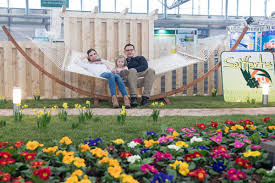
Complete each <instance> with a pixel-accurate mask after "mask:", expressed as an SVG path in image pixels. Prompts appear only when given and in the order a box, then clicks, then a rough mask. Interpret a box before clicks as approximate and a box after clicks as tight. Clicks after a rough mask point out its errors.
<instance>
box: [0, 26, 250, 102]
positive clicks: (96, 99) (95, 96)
mask: <svg viewBox="0 0 275 183" xmlns="http://www.w3.org/2000/svg"><path fill="white" fill-rule="evenodd" d="M2 29H3V31H4V32H5V34H6V35H7V37H8V39H9V40H10V41H11V42H12V44H13V45H14V46H15V48H16V49H17V50H18V51H19V52H20V53H21V54H22V55H23V56H24V57H25V59H26V60H27V61H28V62H30V63H31V64H32V65H33V66H34V67H36V68H37V69H38V70H39V71H40V72H42V73H43V74H45V75H46V76H48V77H49V78H50V79H52V80H54V81H55V82H57V83H59V84H60V85H62V86H64V87H66V88H68V89H70V90H72V91H74V92H77V93H79V94H81V95H85V96H87V97H90V98H93V99H94V105H98V103H99V100H109V101H111V100H112V98H111V97H110V96H104V95H98V94H94V93H91V92H88V91H85V90H82V89H80V88H77V87H74V86H72V85H70V84H68V83H66V82H64V81H62V80H60V79H58V78H57V77H55V76H54V75H52V74H51V73H49V72H47V71H46V70H45V69H44V68H42V67H41V66H40V65H39V64H37V63H36V62H35V61H34V60H33V59H32V58H31V57H30V56H28V55H27V53H26V52H25V51H24V50H23V49H22V48H21V47H20V46H19V44H18V43H17V42H16V41H15V39H14V38H13V37H12V35H11V34H10V32H9V31H8V29H7V28H6V27H5V26H2ZM247 30H248V25H246V26H245V27H244V28H243V31H242V33H241V35H240V37H239V38H238V40H237V41H236V42H235V44H234V45H233V47H232V48H231V49H230V51H234V50H235V49H236V48H237V46H238V45H239V43H240V42H241V40H242V39H243V37H244V35H245V33H246V32H247ZM220 66H221V62H220V61H219V62H218V63H217V64H216V65H215V66H214V67H213V68H212V69H210V70H209V71H208V72H207V73H205V74H203V75H202V76H201V77H199V78H198V79H196V80H194V81H193V82H191V83H189V84H187V85H185V86H182V87H180V88H177V89H174V90H171V91H168V92H165V93H161V94H157V95H153V96H151V97H150V100H156V99H163V100H164V101H165V102H166V103H167V104H171V102H170V100H169V99H168V98H167V97H168V96H171V95H174V94H177V93H180V92H183V91H184V90H186V89H188V88H189V87H191V86H193V85H195V84H197V83H199V82H200V81H202V80H203V79H205V78H206V77H208V76H209V75H210V74H211V73H212V72H214V71H215V70H217V69H218V68H219V67H220ZM120 100H122V98H120ZM138 100H141V98H139V99H138Z"/></svg>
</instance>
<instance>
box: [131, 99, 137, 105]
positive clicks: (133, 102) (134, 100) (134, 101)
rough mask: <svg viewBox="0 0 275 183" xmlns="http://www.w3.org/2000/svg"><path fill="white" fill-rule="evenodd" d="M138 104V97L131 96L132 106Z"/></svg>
mask: <svg viewBox="0 0 275 183" xmlns="http://www.w3.org/2000/svg"><path fill="white" fill-rule="evenodd" d="M137 105H138V101H137V97H131V107H136V106H137Z"/></svg>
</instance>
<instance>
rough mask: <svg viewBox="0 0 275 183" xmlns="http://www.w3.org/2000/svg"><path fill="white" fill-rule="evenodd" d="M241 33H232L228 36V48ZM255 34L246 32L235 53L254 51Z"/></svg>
mask: <svg viewBox="0 0 275 183" xmlns="http://www.w3.org/2000/svg"><path fill="white" fill-rule="evenodd" d="M240 35H241V32H233V33H231V36H230V48H232V47H233V45H234V44H235V42H236V41H237V40H238V38H239V37H240ZM255 37H256V36H255V32H247V33H246V34H245V35H244V37H243V39H242V41H241V42H240V44H239V45H238V46H237V48H236V50H235V51H255Z"/></svg>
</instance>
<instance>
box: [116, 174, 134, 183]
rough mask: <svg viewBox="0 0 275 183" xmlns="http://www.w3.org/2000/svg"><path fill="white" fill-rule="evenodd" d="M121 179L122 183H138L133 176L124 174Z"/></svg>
mask: <svg viewBox="0 0 275 183" xmlns="http://www.w3.org/2000/svg"><path fill="white" fill-rule="evenodd" d="M120 177H121V178H122V183H138V181H137V180H135V179H134V178H133V177H132V176H131V175H126V174H122V175H121V176H120Z"/></svg>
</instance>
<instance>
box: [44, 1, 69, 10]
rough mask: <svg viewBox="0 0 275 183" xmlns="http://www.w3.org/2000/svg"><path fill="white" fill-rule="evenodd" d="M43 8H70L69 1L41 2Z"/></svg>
mask: <svg viewBox="0 0 275 183" xmlns="http://www.w3.org/2000/svg"><path fill="white" fill-rule="evenodd" d="M40 2H41V7H62V5H66V8H69V0H40Z"/></svg>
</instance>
